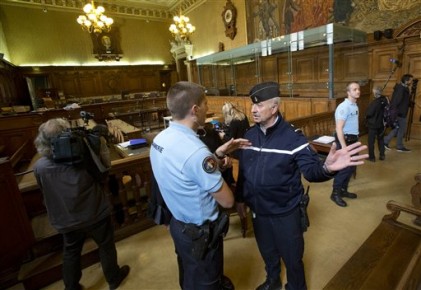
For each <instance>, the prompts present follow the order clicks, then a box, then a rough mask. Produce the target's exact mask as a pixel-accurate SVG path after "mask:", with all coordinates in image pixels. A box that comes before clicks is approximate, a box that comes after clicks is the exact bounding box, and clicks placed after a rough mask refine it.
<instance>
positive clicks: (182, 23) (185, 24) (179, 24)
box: [170, 12, 196, 43]
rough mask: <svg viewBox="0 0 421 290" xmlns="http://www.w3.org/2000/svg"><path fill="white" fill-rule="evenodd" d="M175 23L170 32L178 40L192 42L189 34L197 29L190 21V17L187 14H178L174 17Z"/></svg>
mask: <svg viewBox="0 0 421 290" xmlns="http://www.w3.org/2000/svg"><path fill="white" fill-rule="evenodd" d="M173 20H174V23H173V24H171V26H170V32H171V33H172V35H173V36H174V38H175V40H176V41H178V42H184V43H190V39H189V36H190V35H191V34H192V33H193V32H194V31H195V30H196V27H194V26H193V25H192V24H191V23H190V18H188V17H187V16H184V15H181V12H180V15H176V16H174V18H173Z"/></svg>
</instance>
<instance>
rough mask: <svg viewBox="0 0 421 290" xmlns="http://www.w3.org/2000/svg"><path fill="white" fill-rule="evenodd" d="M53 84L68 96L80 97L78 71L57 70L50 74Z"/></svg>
mask: <svg viewBox="0 0 421 290" xmlns="http://www.w3.org/2000/svg"><path fill="white" fill-rule="evenodd" d="M50 79H51V83H52V86H53V87H54V88H57V89H59V90H60V91H62V92H63V94H64V95H65V96H66V97H70V96H74V97H80V96H81V92H80V90H79V83H78V72H77V71H71V70H70V71H57V72H54V73H52V74H50Z"/></svg>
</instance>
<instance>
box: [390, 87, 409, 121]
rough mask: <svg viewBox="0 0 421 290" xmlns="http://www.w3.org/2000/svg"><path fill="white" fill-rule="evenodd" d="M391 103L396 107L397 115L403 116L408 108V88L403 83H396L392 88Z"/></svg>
mask: <svg viewBox="0 0 421 290" xmlns="http://www.w3.org/2000/svg"><path fill="white" fill-rule="evenodd" d="M390 103H391V105H392V106H395V107H396V108H397V109H398V117H401V118H405V117H406V115H407V114H408V110H409V104H410V99H409V88H408V87H407V86H405V85H404V84H402V83H400V84H396V85H395V87H394V88H393V94H392V100H391V102H390Z"/></svg>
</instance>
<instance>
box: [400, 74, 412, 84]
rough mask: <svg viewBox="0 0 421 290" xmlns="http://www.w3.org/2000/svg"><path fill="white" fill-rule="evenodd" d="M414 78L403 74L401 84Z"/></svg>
mask: <svg viewBox="0 0 421 290" xmlns="http://www.w3.org/2000/svg"><path fill="white" fill-rule="evenodd" d="M412 78H414V76H413V75H411V74H404V75H403V76H402V78H401V82H402V83H406V82H407V81H409V80H410V79H412Z"/></svg>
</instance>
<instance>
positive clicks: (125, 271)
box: [110, 265, 130, 290]
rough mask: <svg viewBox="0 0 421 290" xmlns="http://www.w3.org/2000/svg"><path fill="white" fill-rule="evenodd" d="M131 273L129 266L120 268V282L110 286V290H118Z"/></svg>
mask: <svg viewBox="0 0 421 290" xmlns="http://www.w3.org/2000/svg"><path fill="white" fill-rule="evenodd" d="M129 272H130V267H129V266H127V265H124V266H123V267H121V268H120V277H119V278H118V280H117V281H116V282H115V283H113V284H110V290H114V289H117V288H118V286H120V284H121V282H123V280H124V279H125V278H126V277H127V275H129Z"/></svg>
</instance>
